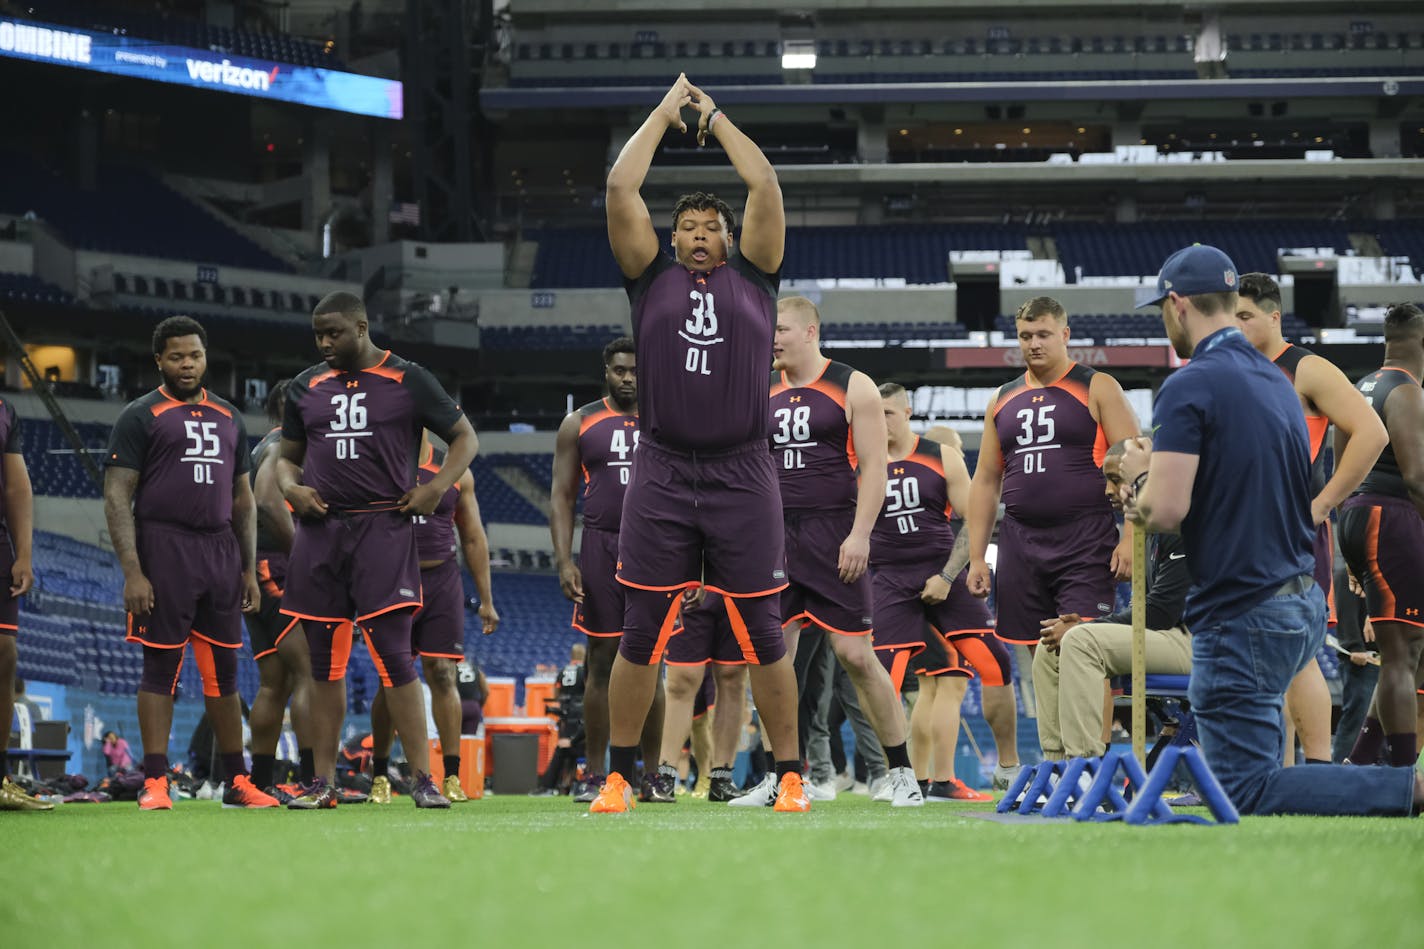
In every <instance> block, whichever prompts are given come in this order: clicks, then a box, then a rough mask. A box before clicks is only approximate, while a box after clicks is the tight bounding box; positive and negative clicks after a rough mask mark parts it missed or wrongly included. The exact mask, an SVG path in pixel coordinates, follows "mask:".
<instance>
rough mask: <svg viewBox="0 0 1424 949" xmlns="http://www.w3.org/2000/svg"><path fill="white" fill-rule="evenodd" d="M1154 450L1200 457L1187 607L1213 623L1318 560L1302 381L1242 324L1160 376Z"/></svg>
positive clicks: (1185, 532)
mask: <svg viewBox="0 0 1424 949" xmlns="http://www.w3.org/2000/svg"><path fill="white" fill-rule="evenodd" d="M1152 422H1153V428H1154V433H1153V439H1152V444H1153V450H1154V451H1173V452H1181V453H1182V454H1185V455H1196V456H1197V457H1198V459H1199V462H1198V466H1197V476H1196V481H1195V482H1194V483H1193V485H1192V506H1191V510H1190V511H1189V512H1188V513H1187V516H1186V519H1185V520H1184V521H1183V522H1182V540H1183V542H1184V544H1185V546H1186V551H1187V564H1188V566H1189V568H1190V569H1191V574H1192V589H1191V592H1190V593H1189V594H1188V595H1187V608H1186V613H1185V614H1184V616H1183V620H1184V621H1185V622H1186V624H1187V627H1188V628H1189V629H1206V628H1209V627H1211V626H1215V625H1216V624H1218V623H1220V622H1221V621H1223V620H1228V619H1232V618H1234V617H1237V616H1240V615H1241V614H1242V613H1245V612H1246V611H1248V610H1250V609H1251V608H1252V607H1255V606H1257V605H1259V604H1260V603H1261V602H1262V601H1264V600H1265V599H1267V598H1268V597H1270V596H1271V595H1272V594H1273V593H1274V592H1275V591H1276V590H1277V589H1279V588H1280V586H1281V584H1283V583H1285V582H1286V581H1287V580H1290V579H1291V578H1292V577H1296V576H1299V575H1300V574H1303V573H1311V572H1312V571H1313V570H1314V568H1315V554H1314V548H1313V543H1314V538H1315V528H1314V525H1313V524H1312V523H1311V518H1310V501H1311V494H1310V440H1309V436H1308V435H1307V433H1306V428H1305V413H1303V412H1302V411H1301V408H1300V400H1299V399H1298V398H1297V397H1296V394H1295V388H1294V387H1293V386H1292V385H1291V383H1290V381H1289V380H1288V379H1286V377H1285V374H1284V373H1282V372H1281V371H1280V369H1278V368H1277V367H1276V366H1275V365H1274V364H1272V362H1271V361H1270V360H1269V359H1267V358H1266V357H1265V356H1262V355H1261V354H1260V353H1258V352H1257V351H1256V350H1255V348H1253V347H1252V346H1251V344H1250V343H1248V342H1247V341H1246V337H1245V336H1243V335H1242V334H1241V331H1240V330H1238V329H1223V330H1218V331H1217V332H1215V333H1212V334H1211V335H1210V336H1208V337H1207V338H1206V339H1204V340H1202V341H1201V343H1199V344H1198V345H1197V348H1196V350H1195V351H1194V352H1193V353H1192V360H1191V362H1190V363H1188V364H1187V365H1186V366H1183V367H1182V368H1181V369H1179V370H1177V371H1176V372H1175V373H1173V374H1172V375H1171V376H1170V377H1169V378H1168V379H1167V381H1166V382H1164V383H1163V384H1162V389H1161V391H1160V392H1159V393H1158V394H1157V400H1156V404H1155V405H1154V407H1153V412H1152Z"/></svg>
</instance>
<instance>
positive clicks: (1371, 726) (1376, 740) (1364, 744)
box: [1350, 718, 1384, 765]
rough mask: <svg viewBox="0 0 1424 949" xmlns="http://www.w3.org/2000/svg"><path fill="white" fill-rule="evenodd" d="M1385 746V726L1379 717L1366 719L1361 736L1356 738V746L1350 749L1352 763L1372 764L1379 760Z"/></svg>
mask: <svg viewBox="0 0 1424 949" xmlns="http://www.w3.org/2000/svg"><path fill="white" fill-rule="evenodd" d="M1383 746H1384V726H1383V725H1381V724H1380V720H1379V719H1377V718H1367V719H1365V725H1364V727H1363V728H1361V729H1360V736H1359V737H1358V738H1356V739H1355V747H1353V748H1351V749H1350V764H1361V765H1372V764H1374V763H1375V762H1376V761H1378V760H1379V755H1380V749H1381V748H1382V747H1383Z"/></svg>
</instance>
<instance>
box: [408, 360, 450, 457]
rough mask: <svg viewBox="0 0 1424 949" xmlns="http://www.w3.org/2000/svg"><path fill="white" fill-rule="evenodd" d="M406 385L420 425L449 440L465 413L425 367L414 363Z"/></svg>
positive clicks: (409, 371)
mask: <svg viewBox="0 0 1424 949" xmlns="http://www.w3.org/2000/svg"><path fill="white" fill-rule="evenodd" d="M404 384H405V387H406V388H407V389H409V390H410V394H411V396H412V397H413V398H414V399H415V412H416V415H417V416H419V418H420V423H421V424H422V425H424V426H425V427H426V428H428V429H430V431H432V432H434V433H435V434H436V435H439V436H440V437H441V438H445V439H448V438H449V437H450V433H451V432H453V431H454V430H455V423H456V422H458V421H460V418H461V416H463V415H464V412H462V411H460V406H459V405H457V404H456V403H455V400H454V399H452V398H450V395H449V393H447V392H446V391H445V390H444V389H442V388H440V383H438V382H436V381H435V377H434V376H432V375H431V374H430V370H428V369H426V368H425V367H424V366H417V365H415V364H414V363H412V364H411V365H410V366H408V367H407V368H406V370H405V379H404Z"/></svg>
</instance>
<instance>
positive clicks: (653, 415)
mask: <svg viewBox="0 0 1424 949" xmlns="http://www.w3.org/2000/svg"><path fill="white" fill-rule="evenodd" d="M625 283H626V286H627V290H628V298H629V300H630V301H631V302H632V308H633V339H634V341H635V342H636V343H637V348H638V393H639V395H638V401H639V405H640V408H641V411H642V425H643V430H644V431H646V432H647V433H648V435H649V436H650V437H651V438H652V439H653V440H654V441H656V442H657V443H659V444H661V445H665V446H667V447H670V448H674V449H678V450H682V451H709V450H710V451H715V450H718V449H723V448H734V447H737V446H739V445H744V444H746V443H748V442H752V441H760V440H762V439H765V438H766V436H767V420H768V414H767V398H768V392H767V385H766V371H767V366H769V365H770V364H771V342H772V335H773V333H774V331H775V328H776V290H777V287H778V286H779V283H780V278H779V276H778V275H777V274H764V273H762V272H761V271H760V270H758V269H757V268H756V267H754V266H752V265H751V264H750V263H749V262H748V261H747V260H745V259H744V258H743V257H742V256H741V255H740V254H737V253H733V254H732V256H731V258H730V259H729V260H728V261H727V262H726V263H725V264H723V265H720V266H718V267H717V268H716V269H715V270H713V271H712V272H711V273H706V274H703V273H695V272H693V271H690V270H688V269H687V268H685V267H683V266H681V265H679V264H678V263H677V262H676V261H674V260H673V259H672V258H670V257H665V256H659V257H658V259H657V260H655V261H653V262H652V263H651V264H650V265H649V266H648V269H647V270H645V271H644V272H643V274H642V276H640V277H639V278H638V279H637V280H630V281H626V282H625Z"/></svg>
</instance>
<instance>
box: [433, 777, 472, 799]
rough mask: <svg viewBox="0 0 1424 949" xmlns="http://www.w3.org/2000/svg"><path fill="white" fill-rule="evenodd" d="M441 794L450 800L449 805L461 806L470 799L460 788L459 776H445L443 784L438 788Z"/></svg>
mask: <svg viewBox="0 0 1424 949" xmlns="http://www.w3.org/2000/svg"><path fill="white" fill-rule="evenodd" d="M440 790H441V792H442V793H443V794H444V795H445V797H447V798H448V799H449V800H450V803H451V804H463V803H464V802H465V801H468V800H469V799H470V796H469V795H468V794H466V793H465V789H464V788H462V787H460V776H459V775H455V774H447V775H445V784H444V785H443V786H442V787H441V788H440Z"/></svg>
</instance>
